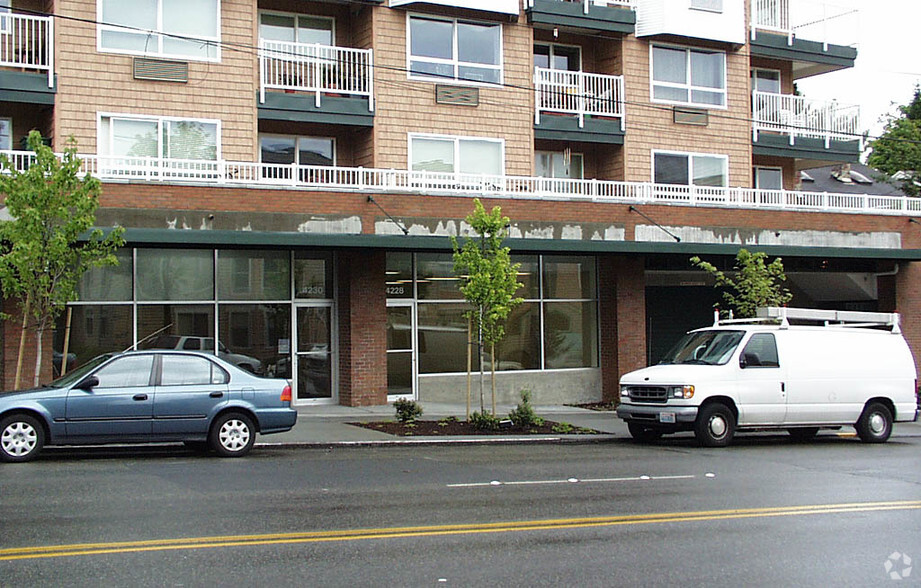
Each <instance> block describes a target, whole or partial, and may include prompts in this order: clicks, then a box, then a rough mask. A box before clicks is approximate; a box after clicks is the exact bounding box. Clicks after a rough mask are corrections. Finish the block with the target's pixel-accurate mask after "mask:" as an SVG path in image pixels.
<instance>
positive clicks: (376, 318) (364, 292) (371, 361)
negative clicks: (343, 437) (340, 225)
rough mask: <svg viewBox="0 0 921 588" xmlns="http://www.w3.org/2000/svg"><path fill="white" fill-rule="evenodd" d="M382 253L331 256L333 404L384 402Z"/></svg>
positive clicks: (344, 253)
mask: <svg viewBox="0 0 921 588" xmlns="http://www.w3.org/2000/svg"><path fill="white" fill-rule="evenodd" d="M384 256H385V254H384V252H383V251H349V252H340V253H339V255H338V256H337V270H338V271H339V279H338V282H339V292H338V294H339V300H338V304H339V403H340V404H343V405H346V406H367V405H375V404H386V403H387V328H386V327H387V299H386V284H385V279H386V278H385V274H384V271H383V270H384V266H385V257H384Z"/></svg>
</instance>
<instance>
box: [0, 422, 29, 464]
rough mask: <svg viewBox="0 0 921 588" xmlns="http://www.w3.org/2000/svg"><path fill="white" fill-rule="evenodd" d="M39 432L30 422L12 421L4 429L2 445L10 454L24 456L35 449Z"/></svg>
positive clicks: (0, 442)
mask: <svg viewBox="0 0 921 588" xmlns="http://www.w3.org/2000/svg"><path fill="white" fill-rule="evenodd" d="M37 441H38V434H37V433H36V431H35V429H34V428H33V427H32V426H31V425H29V424H28V423H12V424H10V425H9V426H8V427H7V428H6V429H4V430H3V435H2V439H0V445H2V446H3V451H4V452H6V453H7V454H9V455H16V456H22V455H26V454H28V453H29V452H30V451H32V450H33V449H35V444H36V442H37Z"/></svg>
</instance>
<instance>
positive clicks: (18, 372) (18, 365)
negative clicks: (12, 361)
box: [13, 296, 32, 390]
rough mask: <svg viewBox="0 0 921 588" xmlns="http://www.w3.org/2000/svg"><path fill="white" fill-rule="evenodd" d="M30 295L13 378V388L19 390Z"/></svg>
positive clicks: (23, 317) (25, 308) (24, 308)
mask: <svg viewBox="0 0 921 588" xmlns="http://www.w3.org/2000/svg"><path fill="white" fill-rule="evenodd" d="M31 300H32V298H31V297H30V296H26V304H25V306H24V307H23V310H22V331H20V332H19V355H18V356H17V357H16V378H15V379H14V380H13V390H19V383H20V382H21V381H22V360H23V359H24V357H23V356H24V355H25V352H26V327H27V326H28V325H29V310H31V306H32V305H31Z"/></svg>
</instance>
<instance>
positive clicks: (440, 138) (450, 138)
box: [406, 133, 505, 176]
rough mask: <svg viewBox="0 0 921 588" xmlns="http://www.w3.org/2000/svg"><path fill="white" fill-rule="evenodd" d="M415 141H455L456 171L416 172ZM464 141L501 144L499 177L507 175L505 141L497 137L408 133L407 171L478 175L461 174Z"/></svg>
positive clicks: (470, 173)
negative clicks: (414, 161)
mask: <svg viewBox="0 0 921 588" xmlns="http://www.w3.org/2000/svg"><path fill="white" fill-rule="evenodd" d="M414 139H425V140H429V141H453V142H454V170H452V171H450V172H428V171H427V170H414V169H413V140H414ZM462 141H482V142H487V143H498V144H499V167H500V170H499V173H498V174H497V175H499V176H504V175H505V139H502V138H496V137H470V136H467V135H436V134H429V133H407V150H406V152H407V153H406V155H407V158H406V159H407V162H406V169H408V170H409V171H410V172H424V173H445V174H459V175H477V172H461V171H459V170H458V168H459V167H460V164H461V160H460V144H461V142H462ZM480 173H481V175H487V176H488V175H492V174H485V173H482V172H480Z"/></svg>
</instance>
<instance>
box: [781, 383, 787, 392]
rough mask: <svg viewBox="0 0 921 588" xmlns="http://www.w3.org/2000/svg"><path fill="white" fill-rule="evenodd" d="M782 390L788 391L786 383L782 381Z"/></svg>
mask: <svg viewBox="0 0 921 588" xmlns="http://www.w3.org/2000/svg"><path fill="white" fill-rule="evenodd" d="M780 391H781V392H786V391H787V385H786V384H784V383H783V382H781V383H780Z"/></svg>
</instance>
